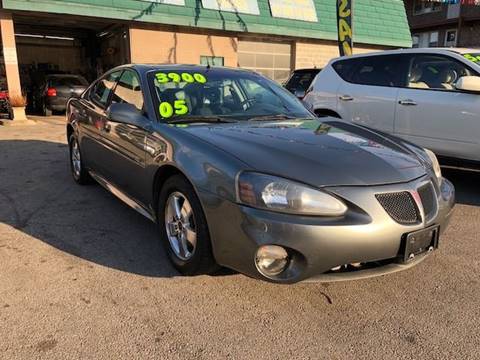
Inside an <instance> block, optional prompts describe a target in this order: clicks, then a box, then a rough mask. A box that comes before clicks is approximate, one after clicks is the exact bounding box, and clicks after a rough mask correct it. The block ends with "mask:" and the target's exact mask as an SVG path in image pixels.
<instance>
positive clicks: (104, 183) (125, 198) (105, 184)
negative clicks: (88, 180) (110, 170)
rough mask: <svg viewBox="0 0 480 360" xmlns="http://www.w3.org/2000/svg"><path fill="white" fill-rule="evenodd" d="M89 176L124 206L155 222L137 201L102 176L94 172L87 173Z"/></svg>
mask: <svg viewBox="0 0 480 360" xmlns="http://www.w3.org/2000/svg"><path fill="white" fill-rule="evenodd" d="M89 173H90V176H91V177H92V178H94V179H95V181H97V182H98V183H99V184H100V185H101V186H102V187H104V188H105V189H107V190H108V191H110V192H111V193H112V194H113V195H115V196H116V197H117V198H118V199H120V200H121V201H123V202H124V203H125V204H127V205H128V206H130V207H131V208H132V209H134V210H136V211H137V212H138V213H140V214H141V215H143V216H145V217H146V218H147V219H148V220H150V221H152V222H156V219H155V215H154V214H152V213H151V212H150V211H149V210H148V209H146V208H145V207H144V206H143V205H142V204H140V203H139V202H138V201H137V200H135V199H133V198H131V197H130V196H128V195H127V194H125V193H124V192H123V191H122V190H120V189H119V188H118V187H116V186H115V185H113V184H112V183H111V182H109V181H108V180H107V179H105V178H104V177H103V176H101V175H99V174H97V173H95V172H94V171H91V170H90V171H89Z"/></svg>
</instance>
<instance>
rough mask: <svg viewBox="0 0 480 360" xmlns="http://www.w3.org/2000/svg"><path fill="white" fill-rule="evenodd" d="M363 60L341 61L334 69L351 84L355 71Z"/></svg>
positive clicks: (335, 64) (334, 65)
mask: <svg viewBox="0 0 480 360" xmlns="http://www.w3.org/2000/svg"><path fill="white" fill-rule="evenodd" d="M362 60H363V59H359V58H354V59H346V60H339V61H337V62H336V63H334V64H333V68H334V69H335V71H336V72H337V74H338V75H339V76H340V77H341V78H342V79H343V80H345V81H348V82H351V81H352V74H353V71H354V70H355V68H356V67H357V66H358V65H359V64H360V63H361V62H362Z"/></svg>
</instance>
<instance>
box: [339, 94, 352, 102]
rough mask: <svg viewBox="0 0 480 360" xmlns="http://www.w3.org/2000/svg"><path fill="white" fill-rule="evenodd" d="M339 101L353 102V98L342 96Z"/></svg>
mask: <svg viewBox="0 0 480 360" xmlns="http://www.w3.org/2000/svg"><path fill="white" fill-rule="evenodd" d="M339 99H340V100H342V101H353V97H351V96H350V95H342V96H340V97H339Z"/></svg>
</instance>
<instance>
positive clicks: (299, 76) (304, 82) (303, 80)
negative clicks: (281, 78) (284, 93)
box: [285, 68, 322, 100]
mask: <svg viewBox="0 0 480 360" xmlns="http://www.w3.org/2000/svg"><path fill="white" fill-rule="evenodd" d="M320 71H322V69H316V68H315V69H298V70H295V71H294V72H293V73H292V75H291V76H290V78H289V79H288V80H287V82H286V83H285V88H286V89H287V90H288V91H290V92H291V93H292V94H294V95H295V96H296V97H297V98H299V99H300V100H302V99H303V98H304V97H305V95H306V94H307V90H308V88H309V87H310V85H311V84H312V82H313V80H314V79H315V77H316V76H317V75H318V73H319V72H320Z"/></svg>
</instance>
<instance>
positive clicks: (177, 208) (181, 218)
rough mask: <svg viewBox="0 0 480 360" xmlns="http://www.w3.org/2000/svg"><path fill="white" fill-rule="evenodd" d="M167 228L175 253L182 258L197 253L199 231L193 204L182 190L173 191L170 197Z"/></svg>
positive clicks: (166, 213)
mask: <svg viewBox="0 0 480 360" xmlns="http://www.w3.org/2000/svg"><path fill="white" fill-rule="evenodd" d="M165 230H166V232H167V236H168V240H169V242H170V247H171V249H172V250H173V252H174V253H175V255H176V256H177V257H178V258H179V259H181V260H184V261H186V260H189V259H190V258H191V257H192V256H193V254H194V253H195V249H196V245H197V231H196V227H195V218H194V213H193V208H192V205H191V204H190V202H189V201H188V199H187V198H186V197H185V195H183V194H182V193H180V192H173V193H172V194H170V196H169V197H168V200H167V203H166V206H165Z"/></svg>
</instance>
